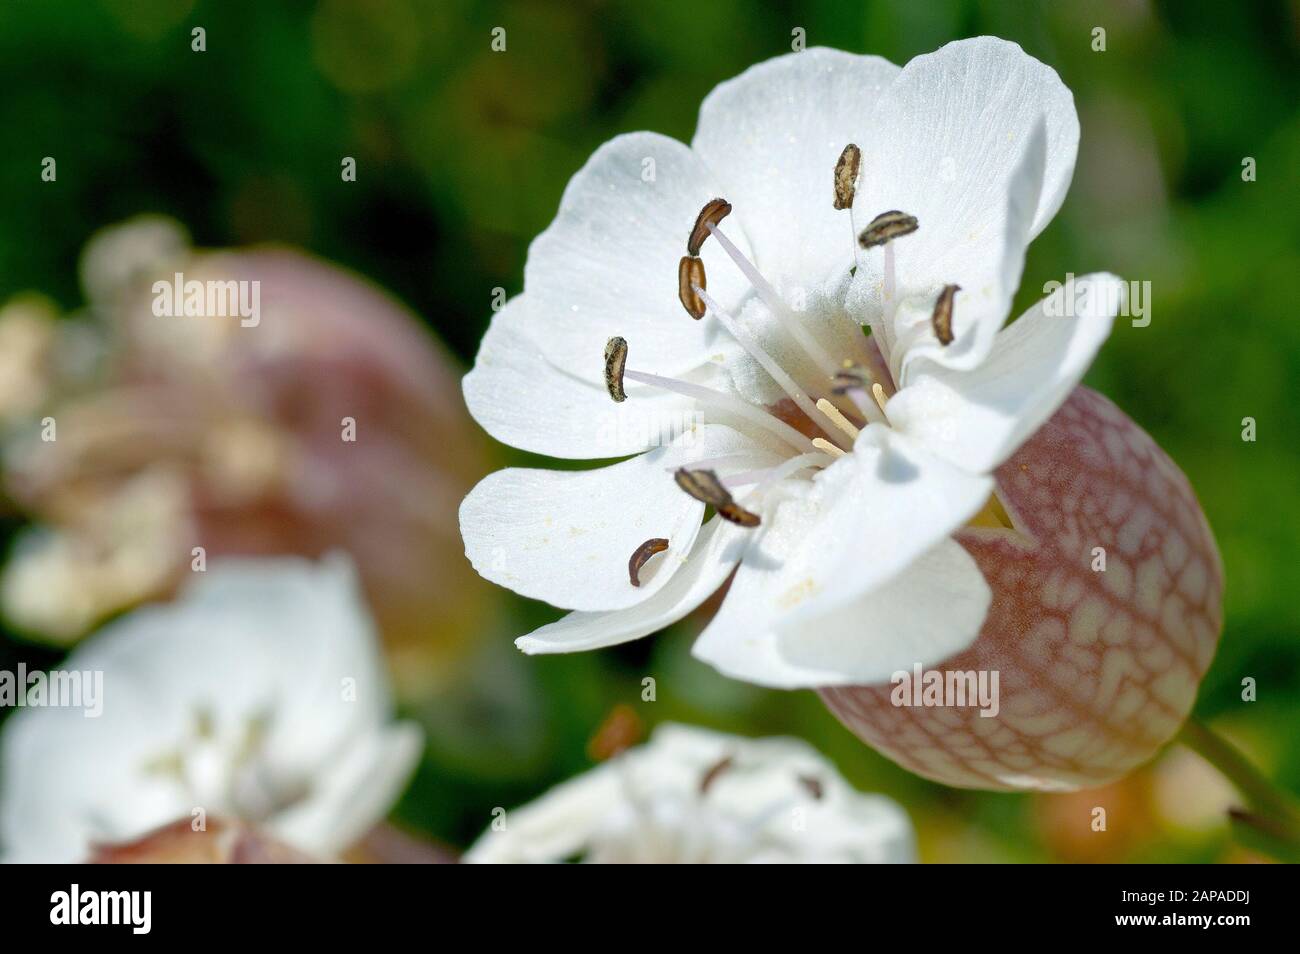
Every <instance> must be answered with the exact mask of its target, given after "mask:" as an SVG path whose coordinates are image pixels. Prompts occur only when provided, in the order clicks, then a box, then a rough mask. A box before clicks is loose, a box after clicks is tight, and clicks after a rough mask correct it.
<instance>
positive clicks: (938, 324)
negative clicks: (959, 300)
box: [930, 285, 961, 345]
mask: <svg viewBox="0 0 1300 954" xmlns="http://www.w3.org/2000/svg"><path fill="white" fill-rule="evenodd" d="M959 291H961V286H960V285H944V286H943V291H941V292H939V298H938V300H936V301H935V303H934V313H933V314H931V315H930V324H932V325H933V326H934V336H935V337H936V338H938V339H939V344H941V345H947V344H951V343H952V298H953V296H954V295H956V294H957V292H959Z"/></svg>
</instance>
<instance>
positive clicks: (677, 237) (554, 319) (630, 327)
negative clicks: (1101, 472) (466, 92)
mask: <svg viewBox="0 0 1300 954" xmlns="http://www.w3.org/2000/svg"><path fill="white" fill-rule="evenodd" d="M1078 138H1079V127H1078V121H1077V118H1076V115H1075V110H1074V104H1073V97H1072V96H1071V94H1070V91H1069V90H1068V89H1067V88H1066V87H1065V86H1064V85H1063V84H1062V83H1061V80H1060V78H1059V77H1058V76H1057V74H1056V73H1055V71H1053V70H1052V69H1051V68H1049V67H1047V66H1045V65H1043V64H1042V63H1040V62H1038V61H1037V60H1035V59H1033V58H1032V57H1030V56H1028V55H1026V54H1025V53H1024V52H1023V51H1022V50H1021V49H1020V48H1019V47H1018V46H1016V45H1015V44H1013V43H1008V42H1005V41H1002V40H998V39H995V38H990V37H981V38H978V39H972V40H964V41H960V42H956V43H951V44H949V45H948V46H945V47H944V48H942V49H941V50H939V51H937V52H935V53H932V54H929V55H926V56H921V57H918V58H916V59H914V60H912V61H911V62H910V63H908V64H907V65H906V66H905V67H902V68H899V67H897V66H895V65H893V64H892V63H889V62H888V61H886V60H883V59H881V58H879V57H873V56H856V55H851V54H848V53H842V52H838V51H835V50H829V49H812V50H808V51H806V52H801V53H795V54H792V55H788V56H783V57H779V58H777V59H774V60H770V61H768V62H766V63H761V64H759V65H757V66H755V67H753V68H751V69H749V70H748V71H746V72H745V73H744V74H742V75H741V76H738V77H736V78H735V79H732V80H729V81H727V82H725V83H723V84H722V85H720V86H719V87H718V88H717V89H715V90H714V91H713V92H712V93H711V94H710V95H709V96H708V97H707V98H706V99H705V101H704V104H703V106H702V108H701V110H700V119H699V125H698V128H697V130H696V134H695V138H694V140H693V141H692V143H691V145H690V146H689V147H688V146H685V145H683V144H681V143H679V142H676V141H675V140H672V139H669V138H666V137H664V136H660V135H656V134H653V133H633V134H630V135H624V136H620V137H618V138H616V139H614V140H612V141H610V142H608V143H606V144H605V145H604V146H602V147H601V148H600V149H599V150H597V152H596V153H595V155H593V156H592V158H591V159H590V160H589V161H588V163H587V164H586V166H585V167H584V168H583V169H582V170H581V171H579V172H578V173H577V175H576V176H574V178H573V180H572V181H571V182H570V183H569V186H568V189H567V190H566V192H565V194H564V198H563V200H562V201H561V204H560V210H559V213H558V214H557V216H556V219H555V221H554V222H553V223H552V224H551V226H550V227H549V228H548V229H547V230H546V231H545V232H544V233H543V234H542V235H541V236H540V237H538V238H537V240H536V241H535V242H534V243H533V245H532V247H531V248H530V250H529V254H528V262H527V265H526V268H525V272H524V292H523V294H522V295H520V296H519V297H517V298H515V299H514V300H512V301H511V302H510V303H509V304H508V305H507V306H506V307H505V308H504V309H503V310H502V311H501V312H500V313H498V314H497V315H496V316H495V317H494V318H493V321H492V324H491V327H490V328H489V330H488V332H487V335H486V337H485V338H484V341H483V343H482V347H481V349H480V351H479V354H478V358H477V361H476V363H475V366H474V369H473V370H472V371H471V373H470V374H469V375H468V376H467V377H466V379H465V382H464V391H465V396H466V400H467V403H468V406H469V409H470V411H471V413H472V414H473V415H474V417H475V418H476V419H477V420H478V421H479V423H480V424H482V425H483V427H484V428H485V429H486V430H487V431H488V432H489V433H491V434H492V435H493V436H495V437H496V438H497V439H499V440H501V441H503V442H505V443H508V444H511V445H514V446H515V447H518V448H521V449H523V450H527V451H532V452H535V453H539V454H545V455H550V456H552V457H557V458H570V459H584V460H586V459H599V458H611V457H620V456H626V455H637V456H632V457H630V458H629V459H627V460H624V461H622V462H620V463H616V464H613V465H611V466H605V467H600V468H597V469H594V470H583V471H577V472H574V471H565V472H562V471H552V470H535V469H510V470H504V471H499V472H497V473H495V474H492V475H490V476H489V477H488V478H487V479H485V480H484V481H482V482H481V483H480V484H479V485H478V486H477V487H476V488H475V489H474V491H473V492H472V493H471V494H470V495H469V497H468V498H467V499H466V500H465V502H464V504H463V505H462V507H461V531H462V535H463V536H464V539H465V544H466V552H467V555H468V556H469V558H470V560H471V561H472V563H473V565H474V566H475V568H476V569H477V570H478V571H479V573H481V574H482V575H483V576H485V577H487V578H488V579H490V580H493V581H494V582H496V583H498V584H500V585H503V586H507V587H509V588H511V589H513V590H515V591H516V592H518V593H521V594H523V595H524V596H528V597H532V598H534V599H539V600H545V601H547V602H549V603H551V604H553V605H555V606H558V607H562V608H565V609H569V610H573V611H574V612H572V613H571V614H570V615H568V616H566V617H564V618H563V619H561V620H559V621H558V622H556V623H554V624H551V625H548V626H544V627H542V628H541V629H539V630H537V631H535V632H533V633H531V634H529V635H527V636H524V637H522V638H521V639H520V640H519V641H518V645H519V647H520V648H521V649H523V650H524V651H525V652H529V653H550V652H569V651H573V650H581V649H592V648H596V647H602V646H609V645H613V644H616V643H621V642H625V641H627V640H631V639H636V638H638V637H640V636H644V635H647V634H649V633H652V632H654V631H656V630H659V629H661V628H663V627H664V626H667V625H668V624H670V623H672V622H674V621H676V620H678V619H680V618H681V617H683V616H685V615H686V614H687V613H689V612H690V611H691V610H693V609H695V608H696V607H697V606H699V605H700V604H701V603H702V602H703V601H704V600H705V599H706V598H708V596H709V595H710V594H712V593H713V592H714V591H716V590H717V589H718V588H719V587H720V586H721V585H722V584H723V583H724V581H726V580H727V579H728V577H730V576H731V575H732V574H733V572H734V578H733V579H732V582H731V586H730V589H729V591H728V594H727V596H726V599H725V601H724V602H723V603H722V606H721V609H720V610H719V611H718V613H717V614H716V615H715V616H714V617H713V619H712V621H711V622H710V624H709V625H708V627H707V628H706V629H705V630H704V632H703V633H702V634H701V636H700V637H699V639H698V641H697V642H696V644H695V648H694V652H695V655H696V656H698V657H699V658H701V659H703V660H705V661H707V662H709V663H711V664H712V665H714V666H715V667H716V668H718V669H719V670H721V671H722V672H723V673H726V674H728V675H731V676H733V677H736V678H739V679H743V680H747V681H751V682H756V683H760V684H766V685H772V686H780V687H803V686H830V685H852V684H860V683H872V682H878V681H881V680H884V679H888V678H889V676H890V674H891V673H892V672H894V671H896V670H899V669H910V668H911V667H912V666H913V665H914V664H915V663H917V662H920V663H921V664H922V665H930V664H933V663H936V662H939V661H941V660H942V659H944V658H946V657H949V656H951V655H953V654H954V653H956V652H958V651H960V650H962V649H964V648H965V647H966V646H968V645H969V644H970V643H971V642H972V641H973V640H974V639H975V637H976V635H977V634H978V633H979V630H980V626H981V623H982V621H983V620H984V617H985V613H986V611H987V608H988V606H989V603H990V591H989V587H988V585H987V584H986V582H985V580H984V578H983V577H982V575H981V573H980V571H979V569H978V568H977V567H976V565H975V563H974V561H973V560H972V559H971V557H970V556H969V555H968V553H967V552H966V551H965V550H964V549H963V548H962V547H961V546H960V545H958V544H957V543H956V542H955V541H953V540H952V539H951V534H952V533H953V532H954V531H955V530H958V529H959V528H962V527H963V526H966V525H970V524H975V525H980V524H984V525H989V526H999V527H1001V526H1003V525H1005V519H1004V518H1005V514H1004V513H1003V512H1002V509H1001V507H1000V505H999V503H998V501H997V499H996V497H995V496H994V494H993V491H994V483H993V479H992V477H991V476H990V473H991V471H992V470H993V469H994V468H995V467H996V466H997V465H998V464H1000V463H1001V462H1002V461H1004V460H1006V459H1007V457H1009V456H1010V455H1011V454H1012V453H1013V452H1014V451H1015V450H1016V448H1017V447H1018V446H1019V445H1020V444H1022V443H1023V442H1024V441H1025V440H1026V439H1027V438H1028V437H1029V436H1031V435H1032V434H1033V432H1034V431H1035V429H1036V428H1037V427H1038V426H1039V425H1040V424H1042V423H1043V422H1044V421H1046V420H1047V419H1048V418H1049V417H1050V416H1051V415H1052V413H1053V412H1054V411H1055V410H1056V409H1057V408H1058V407H1059V406H1060V405H1061V403H1062V402H1063V401H1064V400H1065V399H1066V397H1067V396H1068V395H1069V393H1070V392H1071V390H1072V389H1073V388H1074V387H1075V385H1076V384H1077V383H1078V381H1079V379H1080V377H1081V376H1082V374H1083V372H1084V371H1085V370H1086V368H1087V366H1088V365H1089V363H1090V362H1091V360H1092V357H1093V355H1094V354H1095V353H1096V351H1097V349H1098V347H1099V346H1100V345H1101V343H1102V341H1103V340H1104V339H1105V338H1106V336H1107V335H1108V334H1109V331H1110V326H1111V321H1112V318H1113V316H1114V314H1115V311H1116V310H1117V304H1118V302H1119V282H1118V280H1117V279H1115V278H1114V277H1112V276H1109V275H1091V276H1086V277H1084V278H1081V279H1078V280H1077V281H1076V282H1075V283H1074V285H1073V287H1072V288H1071V289H1068V291H1072V292H1073V295H1072V297H1071V298H1070V300H1069V301H1066V300H1065V299H1066V292H1067V290H1063V291H1061V292H1058V293H1057V294H1056V295H1055V296H1054V299H1055V300H1051V299H1049V300H1048V301H1045V302H1040V303H1039V304H1038V305H1035V306H1034V307H1032V308H1030V309H1029V310H1028V311H1027V312H1026V313H1025V314H1023V315H1021V316H1020V317H1019V319H1018V320H1016V321H1015V322H1014V323H1012V324H1010V325H1007V327H1005V328H1004V327H1003V325H1004V323H1005V322H1006V320H1007V318H1008V315H1009V310H1010V306H1011V300H1012V296H1013V294H1014V292H1015V291H1016V288H1017V285H1018V284H1019V281H1020V275H1021V270H1022V266H1023V262H1024V256H1025V248H1026V246H1027V245H1028V243H1029V242H1030V240H1031V239H1033V238H1034V237H1035V236H1036V235H1038V233H1039V232H1041V231H1042V230H1043V228H1044V227H1046V225H1047V224H1048V222H1049V221H1050V220H1051V218H1052V216H1053V215H1054V214H1055V213H1056V211H1057V209H1058V208H1059V207H1060V205H1061V202H1062V200H1063V199H1064V196H1065V193H1066V189H1067V187H1068V185H1069V182H1070V178H1071V175H1072V173H1073V169H1074V161H1075V153H1076V150H1077V145H1078ZM851 145H852V146H856V147H857V150H858V154H859V156H860V168H854V165H855V164H854V163H853V162H852V161H850V160H851V158H852V157H851V155H850V154H851V153H852V152H853V150H851V149H849V148H848V147H849V146H851ZM842 157H843V159H842ZM837 164H838V170H839V172H840V173H841V175H836V174H835V173H836V171H837ZM855 172H856V175H853V173H855ZM717 198H723V199H725V200H726V202H727V203H730V207H731V211H730V214H729V215H725V217H721V218H720V217H718V216H717V215H714V214H711V213H710V212H709V209H708V208H706V206H710V205H712V206H716V205H717V204H716V203H712V201H711V200H714V199H717ZM836 206H840V208H838V209H837V208H836ZM697 217H698V218H699V221H698V222H697ZM891 225H892V226H893V227H892V229H891V227H890V226H891ZM693 226H694V230H693ZM688 234H691V240H690V245H689V247H688V242H687V236H688ZM859 236H861V239H859V238H858V237H859ZM700 240H702V242H701V241H700ZM696 252H698V255H699V260H698V262H692V261H691V260H690V256H691V255H693V254H695V253H696ZM683 255H686V256H687V258H686V259H685V260H684V259H683ZM679 269H680V276H679ZM701 270H702V271H703V273H704V276H705V278H706V281H704V282H702V281H700V275H699V272H700V271H701ZM693 296H698V300H696V299H695V298H694V297H693ZM683 305H686V306H687V307H686V310H685V311H684V310H683ZM693 306H694V307H693ZM688 311H689V312H693V314H696V315H698V314H703V315H704V316H703V317H702V318H701V319H700V320H692V316H693V315H692V314H688V313H687V312H688ZM705 312H707V313H705ZM1062 312H1066V316H1064V317H1059V315H1061V313H1062ZM864 328H865V329H867V330H869V331H870V336H868V335H867V334H864ZM614 338H619V339H623V341H625V343H626V350H623V346H622V345H621V344H620V343H618V342H613V343H611V344H610V345H609V347H608V349H607V341H609V340H610V339H614ZM602 354H604V355H605V360H602ZM624 395H625V400H621V401H619V400H618V399H619V397H623V396H624ZM611 398H613V400H611ZM677 421H685V422H687V423H686V425H685V426H683V427H679V428H677V431H679V433H677V434H676V436H675V437H674V438H673V439H671V440H670V441H667V442H663V441H661V440H659V439H658V438H659V435H660V434H661V433H662V432H663V431H664V429H665V424H666V422H677ZM656 444H662V446H656ZM679 469H685V472H680V471H679ZM674 471H679V473H678V474H677V475H676V476H677V477H678V478H679V480H680V482H681V483H682V484H683V486H685V487H687V488H688V489H689V490H690V491H691V492H690V493H686V492H683V490H682V489H679V486H678V483H675V481H674V476H675V475H674ZM701 471H710V472H712V474H713V475H716V477H717V478H718V479H719V480H720V481H721V485H722V486H721V487H718V486H717V484H716V483H715V482H713V481H711V480H710V476H711V475H710V474H708V473H705V474H701V473H700V472H701ZM732 493H734V495H735V496H734V499H731V500H729V499H728V498H729V497H730V495H731V494H732ZM706 502H707V503H709V504H713V505H714V506H715V507H716V508H717V509H718V510H719V514H718V515H715V516H713V517H712V518H711V519H710V520H708V521H707V522H703V523H702V518H703V516H704V513H705V505H706ZM724 505H725V506H724ZM727 516H733V517H736V518H737V519H741V520H744V521H746V522H748V523H750V524H753V523H754V518H755V517H756V518H758V521H759V523H758V525H757V526H744V525H740V524H738V523H736V522H731V521H729V520H727V519H725V518H726V517H727ZM635 567H639V580H638V581H637V583H635V584H634V583H633V581H632V578H633V577H634V576H636V575H637V574H636V573H635V572H634V568H635Z"/></svg>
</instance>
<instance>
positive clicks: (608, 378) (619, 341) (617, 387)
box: [605, 337, 627, 403]
mask: <svg viewBox="0 0 1300 954" xmlns="http://www.w3.org/2000/svg"><path fill="white" fill-rule="evenodd" d="M626 367H627V340H626V339H624V338H617V337H615V338H610V339H609V340H608V341H606V342H605V388H606V390H608V391H609V396H610V397H612V398H613V399H614V400H615V401H617V402H619V403H622V402H623V401H626V400H627V392H626V391H624V390H623V369H624V368H626Z"/></svg>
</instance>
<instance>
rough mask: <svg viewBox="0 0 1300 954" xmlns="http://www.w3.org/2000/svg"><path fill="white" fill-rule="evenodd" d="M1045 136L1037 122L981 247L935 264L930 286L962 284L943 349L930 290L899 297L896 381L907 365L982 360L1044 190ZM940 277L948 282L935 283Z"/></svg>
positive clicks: (1014, 282) (957, 248) (1016, 278)
mask: <svg viewBox="0 0 1300 954" xmlns="http://www.w3.org/2000/svg"><path fill="white" fill-rule="evenodd" d="M1046 136H1047V133H1046V126H1045V125H1044V122H1043V120H1042V118H1041V117H1040V118H1039V121H1038V122H1037V123H1036V124H1035V125H1034V127H1033V131H1032V132H1031V133H1030V135H1029V139H1028V140H1027V141H1026V143H1025V150H1024V155H1023V156H1021V160H1020V163H1019V164H1018V165H1017V166H1016V169H1015V171H1014V172H1013V173H1012V176H1011V179H1010V180H1009V182H1008V183H1007V193H1006V206H1005V210H1004V214H1003V215H1002V217H1001V218H999V219H997V220H995V221H993V222H991V223H989V224H988V226H987V228H986V229H985V231H984V233H983V242H982V246H983V247H980V248H975V247H974V246H970V247H964V246H962V245H960V244H957V245H954V246H953V247H952V254H951V255H950V256H949V258H948V259H946V260H944V261H943V263H942V264H937V267H936V271H935V272H934V273H933V278H934V280H936V281H940V282H941V283H944V284H947V283H951V284H956V285H959V286H961V290H960V291H959V292H957V294H956V296H955V298H954V300H953V310H952V334H953V340H952V341H951V342H950V343H949V344H947V345H945V344H942V343H941V342H940V341H939V339H938V337H937V336H936V334H935V332H934V321H933V314H934V305H935V300H936V298H937V297H938V292H937V290H933V287H932V290H931V291H928V292H922V291H921V290H920V288H919V287H917V288H913V289H912V291H911V292H910V293H908V292H902V293H900V294H908V297H907V298H905V299H904V300H903V301H902V303H901V305H900V307H899V312H898V317H897V319H896V320H895V322H894V333H895V336H896V338H897V339H898V344H897V348H898V353H897V354H891V356H890V362H891V364H892V366H893V368H894V372H895V375H896V378H897V380H899V381H901V382H902V383H904V384H906V383H907V382H908V380H909V379H910V376H911V367H912V364H913V363H914V362H916V361H918V360H922V359H925V360H929V361H931V362H933V363H935V364H939V365H942V366H944V367H948V368H960V369H968V368H973V367H975V366H976V365H977V364H979V363H980V362H981V361H983V360H984V359H985V358H986V357H987V356H988V353H989V350H990V349H991V348H992V347H993V339H994V337H995V336H996V335H997V333H998V329H999V328H1001V327H1002V325H1003V323H1004V322H1005V321H1006V320H1007V316H1008V314H1010V311H1011V299H1012V298H1013V297H1014V296H1015V293H1016V289H1017V288H1018V287H1019V286H1020V276H1021V274H1022V273H1023V271H1024V267H1025V249H1026V248H1027V246H1028V244H1029V225H1030V221H1031V216H1032V215H1033V209H1034V203H1035V202H1036V201H1037V200H1038V195H1039V193H1040V191H1041V190H1042V185H1043V171H1044V163H1045V159H1046V156H1045V152H1044V144H1045V143H1046ZM938 261H939V260H937V259H936V260H935V261H934V262H932V263H931V264H936V263H937V262H938ZM940 274H947V275H948V276H949V277H948V278H945V279H941V280H940V279H938V276H939V275H940ZM909 281H910V279H909ZM901 284H902V280H901V279H900V285H901Z"/></svg>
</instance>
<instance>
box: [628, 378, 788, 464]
mask: <svg viewBox="0 0 1300 954" xmlns="http://www.w3.org/2000/svg"><path fill="white" fill-rule="evenodd" d="M623 377H624V378H626V379H627V380H629V381H635V382H637V383H638V384H645V385H648V386H650V387H653V388H659V389H660V390H661V391H671V392H672V393H673V394H680V395H681V396H682V397H688V398H691V399H693V400H695V401H698V402H699V403H700V404H705V405H713V406H714V407H716V408H717V409H718V410H720V411H722V412H723V413H724V414H730V415H732V416H734V417H743V418H744V419H745V420H747V421H750V422H751V423H753V424H757V425H758V426H759V427H762V428H764V429H766V430H768V431H771V432H772V433H773V434H775V435H776V436H778V437H780V438H781V439H782V440H784V441H786V443H788V444H790V445H792V446H793V447H795V448H797V449H798V450H801V451H803V450H807V449H808V448H809V447H811V446H812V441H810V440H809V439H808V438H807V437H806V436H805V435H803V434H801V433H799V431H798V430H796V429H795V428H793V427H791V426H790V425H789V424H787V423H786V422H785V421H783V420H781V419H780V418H778V417H774V416H773V415H771V414H768V413H767V412H766V411H764V410H761V409H760V408H757V407H755V406H754V405H752V404H748V403H746V402H745V401H742V400H740V398H736V397H732V396H731V395H730V394H723V393H722V392H721V391H715V390H714V389H713V388H708V387H705V386H704V385H702V384H695V383H693V382H691V381H679V380H677V379H676V378H666V377H663V376H662V375H658V374H650V373H648V372H646V371H634V370H633V369H631V368H628V369H627V370H625V371H624V372H623Z"/></svg>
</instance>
